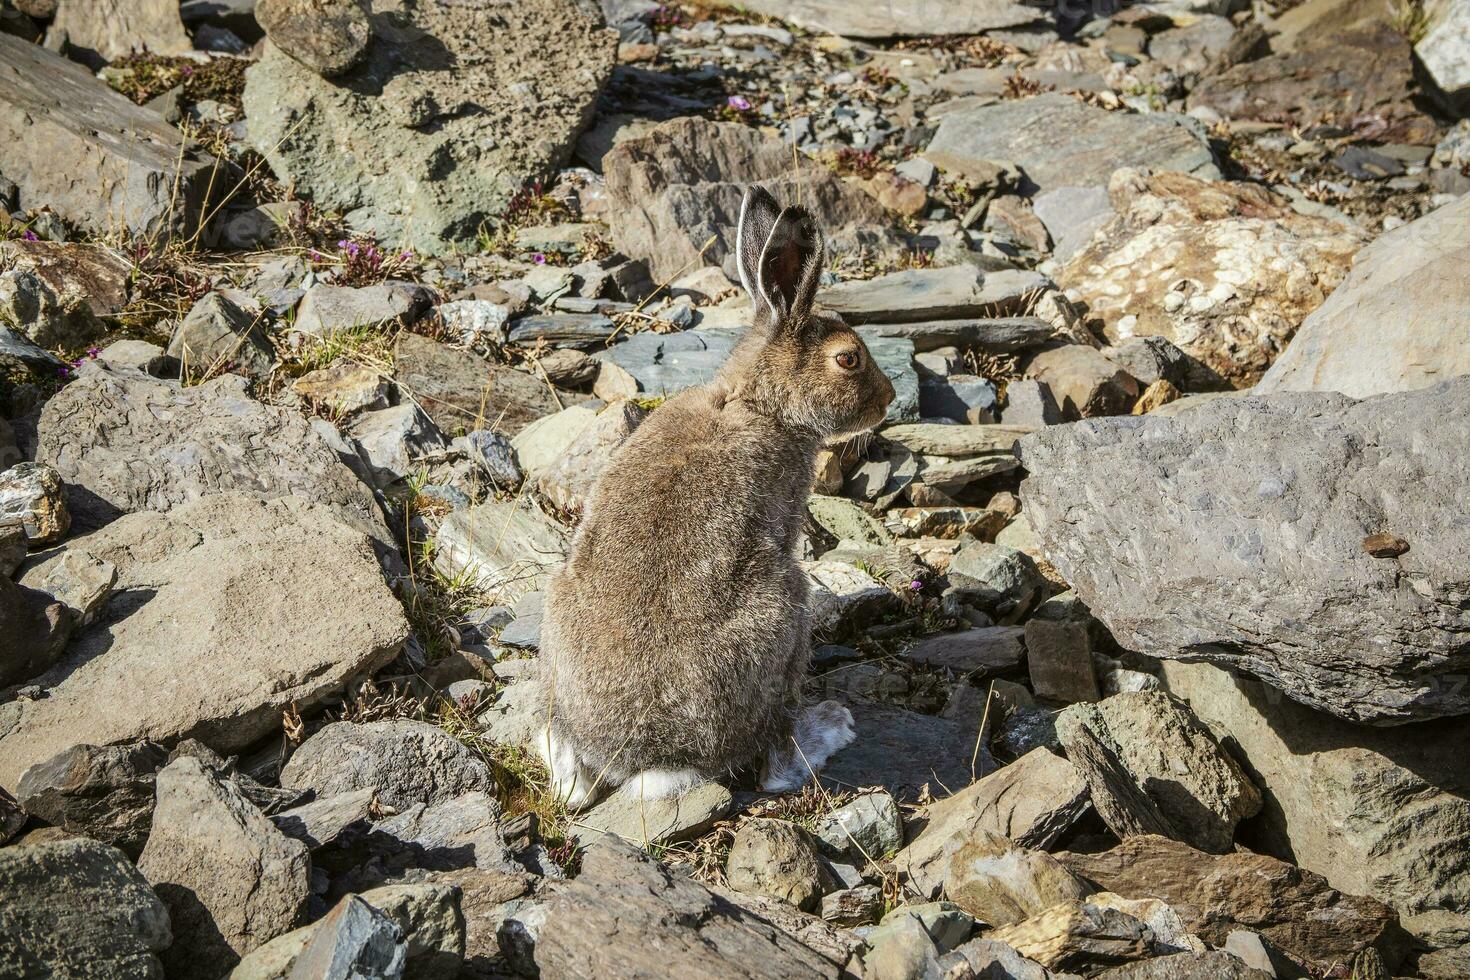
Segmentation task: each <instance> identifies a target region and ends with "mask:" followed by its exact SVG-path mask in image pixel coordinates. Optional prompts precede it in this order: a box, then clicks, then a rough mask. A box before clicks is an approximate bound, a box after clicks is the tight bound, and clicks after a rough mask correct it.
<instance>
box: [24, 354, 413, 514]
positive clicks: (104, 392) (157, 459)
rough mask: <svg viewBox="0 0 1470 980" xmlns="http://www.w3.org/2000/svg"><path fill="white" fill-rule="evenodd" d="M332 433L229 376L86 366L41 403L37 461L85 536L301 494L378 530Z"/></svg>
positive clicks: (368, 500)
mask: <svg viewBox="0 0 1470 980" xmlns="http://www.w3.org/2000/svg"><path fill="white" fill-rule="evenodd" d="M329 437H330V438H332V439H335V438H336V437H335V435H334V434H333V433H332V432H331V427H330V426H325V430H324V429H323V428H322V427H319V426H317V425H314V424H313V423H312V422H311V421H309V420H308V419H307V418H305V417H304V416H302V415H301V414H300V413H299V412H295V411H292V410H290V409H285V408H278V407H275V406H269V405H265V404H262V403H261V402H258V401H256V400H255V399H254V398H252V397H251V396H250V394H249V386H248V383H247V382H246V380H245V379H244V378H241V377H239V376H236V375H223V376H221V377H218V378H215V379H214V380H212V381H207V382H205V383H204V384H200V385H193V386H189V387H184V386H181V385H179V384H176V383H174V382H170V381H161V380H159V379H157V378H153V377H150V376H148V375H146V374H142V373H140V372H137V371H129V370H120V371H113V370H110V369H107V368H104V367H92V368H89V369H86V370H84V371H83V372H82V375H81V377H79V378H78V379H77V380H76V381H74V382H72V383H71V384H69V385H67V386H66V387H65V388H63V389H62V390H61V391H60V392H59V393H58V394H57V395H56V396H55V397H53V398H52V399H51V400H50V401H48V402H47V403H46V407H45V409H43V410H42V412H41V420H40V422H39V424H38V425H37V445H36V459H37V461H38V462H42V463H46V464H48V465H51V466H53V467H55V468H56V470H57V472H58V473H60V474H61V478H62V479H63V480H65V481H66V483H68V484H69V485H71V486H72V487H73V488H74V489H73V491H72V494H71V500H70V503H71V509H72V516H73V517H74V518H76V519H77V521H78V522H79V523H80V524H81V525H82V526H83V527H85V528H89V529H90V528H95V527H100V526H101V525H103V524H106V523H107V522H108V521H109V520H111V519H112V518H114V517H116V516H117V515H118V514H124V513H132V512H134V511H144V510H149V511H166V510H169V509H170V508H172V507H176V506H178V505H180V504H183V503H185V502H187V501H190V500H194V499H196V498H199V497H202V496H205V495H206V494H214V493H221V492H224V491H230V490H238V491H248V492H250V493H252V494H255V495H258V496H260V497H266V498H271V497H285V496H301V497H305V498H309V499H311V500H313V501H315V502H317V503H321V504H325V505H328V506H330V507H331V508H332V509H333V510H334V511H335V512H336V513H337V514H338V515H339V516H340V517H341V518H342V519H343V520H346V521H348V522H349V523H352V524H353V525H354V526H356V527H359V528H361V529H363V530H365V531H370V532H378V531H380V529H381V527H382V525H381V518H380V517H379V512H378V506H377V502H376V501H375V500H374V499H373V495H372V491H371V490H370V489H369V488H368V487H367V486H366V485H365V484H363V482H362V481H361V480H360V479H358V477H357V476H356V475H355V474H354V473H353V472H352V470H351V469H349V468H348V466H347V464H346V463H345V462H343V457H342V455H339V452H338V450H337V448H336V447H334V445H333V443H332V442H331V441H329ZM338 444H339V445H341V448H342V450H343V452H346V453H350V450H347V448H346V446H345V444H341V443H340V441H338ZM383 536H384V537H386V534H384V535H383Z"/></svg>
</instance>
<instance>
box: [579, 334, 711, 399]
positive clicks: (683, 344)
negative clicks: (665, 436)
mask: <svg viewBox="0 0 1470 980" xmlns="http://www.w3.org/2000/svg"><path fill="white" fill-rule="evenodd" d="M739 339H740V334H739V332H738V331H734V330H685V331H683V332H682V333H671V334H657V333H640V334H635V335H634V336H632V337H630V338H629V339H628V340H626V341H623V342H622V343H618V344H614V345H613V346H612V347H609V348H608V349H607V350H603V351H598V352H597V353H596V354H593V355H592V356H593V358H594V359H596V360H599V361H607V362H609V363H612V364H616V365H617V366H618V367H620V368H622V369H623V370H624V371H627V372H628V373H629V374H631V375H632V376H633V379H634V380H635V381H637V382H638V389H639V391H641V392H643V393H644V394H647V395H654V396H657V395H673V394H677V393H679V392H681V391H683V390H684V389H685V388H693V387H695V386H696V385H703V384H709V382H711V381H713V380H714V378H715V375H716V374H717V373H718V372H719V370H720V367H721V365H723V364H724V363H725V359H726V358H728V357H729V356H730V351H732V350H734V348H735V343H736V342H737V341H738V340H739Z"/></svg>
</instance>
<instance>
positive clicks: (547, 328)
mask: <svg viewBox="0 0 1470 980" xmlns="http://www.w3.org/2000/svg"><path fill="white" fill-rule="evenodd" d="M616 329H617V326H616V325H615V324H614V323H613V322H612V319H611V318H610V317H607V316H605V315H603V314H601V313H542V314H538V315H536V316H523V317H521V318H520V319H519V320H515V321H512V323H511V326H510V342H511V343H512V344H521V345H523V346H526V347H534V346H535V345H536V343H537V342H538V341H545V342H546V343H547V344H549V345H551V346H552V347H575V348H578V349H579V350H588V349H591V348H593V347H599V346H601V345H602V344H603V343H605V342H606V341H607V339H608V338H609V337H611V336H612V333H613V331H614V330H616Z"/></svg>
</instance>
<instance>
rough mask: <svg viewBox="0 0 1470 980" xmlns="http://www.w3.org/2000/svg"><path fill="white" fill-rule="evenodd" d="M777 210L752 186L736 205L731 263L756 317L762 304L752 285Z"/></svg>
mask: <svg viewBox="0 0 1470 980" xmlns="http://www.w3.org/2000/svg"><path fill="white" fill-rule="evenodd" d="M780 214H781V209H780V208H779V207H777V205H776V199H775V198H774V197H772V196H771V195H770V194H769V193H767V192H766V191H764V190H762V189H761V188H759V187H755V186H752V187H751V188H750V189H749V190H748V191H746V192H745V199H744V200H743V201H741V202H740V223H739V224H737V225H736V226H735V261H736V264H737V266H738V267H739V269H740V285H742V286H744V287H745V291H746V292H747V293H749V294H750V299H751V301H752V302H753V303H755V312H756V315H757V316H759V315H760V311H761V306H762V305H764V304H765V301H764V300H763V299H762V298H761V294H760V290H759V289H758V288H757V286H756V282H757V280H759V278H760V265H761V249H763V248H765V247H766V239H767V238H770V237H771V229H772V228H774V227H776V219H777V218H778V217H779V216H780Z"/></svg>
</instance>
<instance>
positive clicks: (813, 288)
mask: <svg viewBox="0 0 1470 980" xmlns="http://www.w3.org/2000/svg"><path fill="white" fill-rule="evenodd" d="M825 258H826V245H825V243H824V242H823V240H822V232H821V231H820V230H819V229H818V228H817V222H816V219H814V218H813V217H812V216H811V212H809V211H807V210H806V208H787V209H786V210H784V211H782V212H781V215H780V217H778V218H777V219H776V224H775V226H774V227H772V228H771V235H770V237H769V238H767V239H766V244H765V247H764V248H763V249H761V260H760V271H759V274H758V275H757V277H756V292H757V293H758V294H759V295H760V297H761V299H762V300H763V301H764V302H765V303H766V305H767V306H768V307H769V308H770V310H771V318H772V319H773V320H775V321H776V322H778V323H780V322H783V321H791V322H793V323H796V324H798V325H799V324H800V323H801V322H802V321H804V320H805V319H806V315H807V314H808V313H810V312H811V308H812V300H813V299H814V298H815V297H816V295H817V284H818V282H819V281H820V280H821V278H822V264H823V261H824V260H825Z"/></svg>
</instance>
